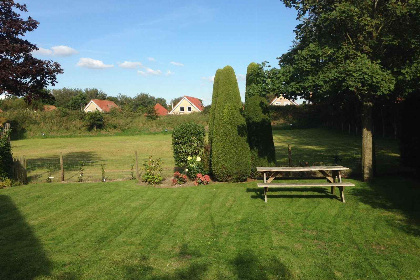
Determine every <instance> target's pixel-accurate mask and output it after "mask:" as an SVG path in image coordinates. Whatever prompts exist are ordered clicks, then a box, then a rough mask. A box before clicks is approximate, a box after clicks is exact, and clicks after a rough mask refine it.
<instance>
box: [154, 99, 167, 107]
mask: <svg viewBox="0 0 420 280" xmlns="http://www.w3.org/2000/svg"><path fill="white" fill-rule="evenodd" d="M156 103H159V104H160V105H162V106H163V107H165V108H168V104H166V99H165V98H162V97H158V98H156Z"/></svg>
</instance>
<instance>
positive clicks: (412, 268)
mask: <svg viewBox="0 0 420 280" xmlns="http://www.w3.org/2000/svg"><path fill="white" fill-rule="evenodd" d="M274 138H275V143H276V152H277V159H278V165H287V145H288V144H290V145H291V146H292V153H293V162H294V164H298V163H299V162H308V163H309V164H316V163H318V164H321V163H324V164H332V163H334V161H335V160H337V159H339V160H341V161H340V164H342V165H345V166H349V167H351V168H352V169H353V170H354V172H353V173H352V174H351V175H355V176H357V170H358V168H359V164H360V163H359V162H360V140H361V139H360V137H353V136H347V135H343V134H340V133H337V132H332V131H328V130H323V129H308V130H277V131H275V133H274ZM170 143H171V137H170V135H164V134H157V135H141V136H118V137H116V136H109V137H85V138H55V139H48V138H47V139H28V140H20V141H13V142H12V144H13V152H14V155H15V156H23V155H24V156H26V158H27V159H28V168H29V171H30V174H29V175H30V176H31V178H32V182H45V179H46V177H45V172H46V171H45V170H46V169H47V168H50V169H51V170H57V169H58V167H57V168H54V167H51V165H54V166H58V155H59V154H60V152H62V153H63V155H64V159H65V162H66V177H67V178H68V179H67V180H68V181H69V182H72V181H76V180H77V174H78V171H77V170H78V164H79V161H81V160H85V161H86V162H87V163H88V164H87V165H86V166H85V174H86V175H85V177H86V178H87V179H88V180H92V181H95V180H96V181H98V180H99V179H100V164H105V166H106V167H105V169H106V170H107V171H106V172H107V175H108V174H109V176H110V177H111V179H122V178H128V177H129V176H130V175H129V174H130V165H131V164H132V163H133V160H134V151H135V150H137V151H138V153H139V158H140V159H146V158H147V156H148V155H153V156H156V157H161V158H162V159H163V162H164V174H165V176H170V175H171V173H172V168H173V157H172V152H171V144H170ZM377 152H378V171H379V173H380V174H382V177H379V178H377V179H376V180H375V181H373V182H371V183H369V184H367V183H361V182H359V181H357V180H351V179H346V181H350V182H354V183H355V184H356V187H354V188H348V189H347V190H346V201H347V202H346V203H341V202H340V201H339V200H338V198H337V197H336V196H333V195H330V194H329V193H328V190H327V189H326V188H325V189H323V188H311V189H294V190H292V189H286V190H283V191H282V192H273V193H270V194H269V198H268V203H267V204H266V203H264V201H263V199H262V195H261V193H260V190H259V189H257V187H256V182H249V183H238V184H227V183H213V184H211V185H208V186H205V187H183V188H154V187H147V186H143V185H138V184H137V183H136V182H135V181H123V182H107V183H99V182H97V183H82V184H80V183H65V184H62V183H50V184H48V183H39V184H30V185H27V186H19V187H14V188H9V189H2V190H0V248H1V249H0V279H262V280H264V279H419V278H420V269H419V263H420V239H419V236H420V225H419V221H420V219H419V217H420V204H419V203H418V201H419V199H420V188H419V182H418V181H414V180H412V179H408V178H403V177H397V176H389V174H391V173H392V172H395V171H396V170H398V169H397V166H398V154H397V146H396V143H395V141H392V140H387V139H378V141H377ZM55 174H57V175H58V173H57V172H56V173H55ZM384 174H387V177H383V175H384ZM71 176H73V177H71ZM57 177H58V176H57Z"/></svg>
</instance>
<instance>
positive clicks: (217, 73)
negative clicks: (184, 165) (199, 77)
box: [208, 69, 222, 164]
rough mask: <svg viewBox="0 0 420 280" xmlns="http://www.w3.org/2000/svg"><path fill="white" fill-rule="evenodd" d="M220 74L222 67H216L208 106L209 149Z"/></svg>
mask: <svg viewBox="0 0 420 280" xmlns="http://www.w3.org/2000/svg"><path fill="white" fill-rule="evenodd" d="M221 75H222V69H217V71H216V75H215V76H214V82H213V95H212V97H211V107H210V117H209V140H208V141H209V145H210V149H211V146H212V142H213V132H214V120H215V116H216V107H217V101H218V96H219V81H220V76H221ZM210 164H211V162H210Z"/></svg>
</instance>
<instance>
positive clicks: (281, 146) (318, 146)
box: [12, 129, 399, 182]
mask: <svg viewBox="0 0 420 280" xmlns="http://www.w3.org/2000/svg"><path fill="white" fill-rule="evenodd" d="M274 141H275V145H276V153H277V165H280V166H287V164H288V158H287V145H291V147H292V158H293V164H294V165H299V163H304V162H308V164H310V165H314V164H315V165H321V164H334V163H335V159H336V158H338V160H339V161H338V163H339V164H342V165H344V166H347V167H350V168H351V169H352V173H353V175H354V176H358V175H359V174H360V154H361V152H360V147H361V137H360V136H349V135H346V134H342V133H338V132H334V131H330V130H325V129H294V130H275V131H274ZM12 148H13V154H14V156H15V157H22V156H24V157H25V158H26V159H27V167H28V170H29V173H28V175H29V178H30V180H31V182H45V181H46V179H47V177H48V175H49V173H48V169H49V170H50V171H52V176H53V177H55V179H54V180H55V181H57V179H58V178H59V169H60V165H59V155H60V153H62V154H63V156H64V165H65V171H66V174H65V177H66V180H67V181H69V182H77V181H78V175H79V168H80V165H81V162H84V163H85V166H84V180H85V181H100V180H101V164H104V168H105V173H106V177H108V179H109V180H120V179H125V180H127V179H129V178H130V177H131V167H132V165H133V164H134V159H135V156H134V152H135V151H137V152H138V157H139V161H140V163H139V164H140V166H141V164H142V163H143V161H144V160H146V159H147V158H148V156H149V155H153V156H154V157H160V158H162V160H163V168H164V170H163V174H164V177H166V178H168V177H170V176H171V175H172V173H173V167H174V159H173V156H172V146H171V135H170V134H169V133H168V134H155V135H139V136H102V137H99V136H98V137H82V138H80V137H79V138H45V139H42V138H38V139H25V140H18V141H12ZM377 155H378V156H377V161H378V172H379V173H380V174H388V173H390V172H391V173H392V172H395V171H396V170H398V165H399V156H398V147H397V144H396V141H395V140H392V139H391V140H390V139H382V138H380V139H378V140H377Z"/></svg>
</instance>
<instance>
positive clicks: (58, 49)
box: [51, 46, 78, 56]
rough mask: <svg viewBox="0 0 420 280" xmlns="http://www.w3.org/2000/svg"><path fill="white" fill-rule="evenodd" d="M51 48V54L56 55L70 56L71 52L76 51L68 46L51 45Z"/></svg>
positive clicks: (74, 52)
mask: <svg viewBox="0 0 420 280" xmlns="http://www.w3.org/2000/svg"><path fill="white" fill-rule="evenodd" d="M51 49H52V51H53V54H54V55H56V56H71V55H73V54H77V53H78V51H76V50H75V49H73V48H70V47H68V46H55V47H52V48H51Z"/></svg>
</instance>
